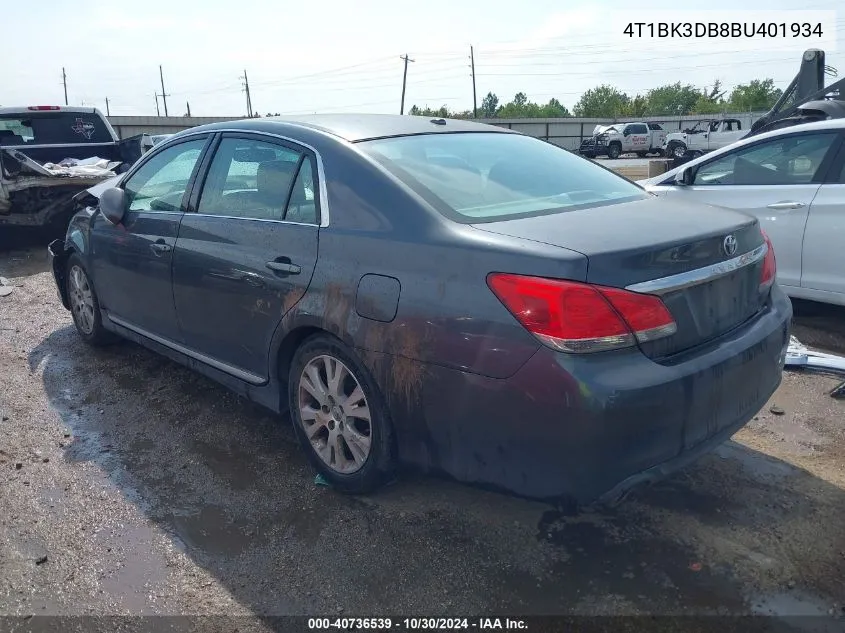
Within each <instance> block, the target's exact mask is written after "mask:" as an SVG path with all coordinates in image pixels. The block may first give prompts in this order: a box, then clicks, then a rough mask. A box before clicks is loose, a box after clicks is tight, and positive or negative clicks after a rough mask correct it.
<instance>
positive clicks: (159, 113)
mask: <svg viewBox="0 0 845 633" xmlns="http://www.w3.org/2000/svg"><path fill="white" fill-rule="evenodd" d="M156 116H161V111H160V110H159V109H158V93H156Z"/></svg>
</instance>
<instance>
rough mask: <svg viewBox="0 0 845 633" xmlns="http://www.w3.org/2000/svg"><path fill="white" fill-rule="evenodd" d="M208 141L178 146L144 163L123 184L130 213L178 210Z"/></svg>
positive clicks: (200, 140)
mask: <svg viewBox="0 0 845 633" xmlns="http://www.w3.org/2000/svg"><path fill="white" fill-rule="evenodd" d="M204 145H205V139H197V140H193V141H187V142H185V143H179V144H178V145H174V146H172V147H168V148H167V149H165V150H163V151H161V152H159V153H158V154H156V155H155V156H153V157H151V158H150V159H149V160H148V161H147V162H145V163H144V164H143V165H142V166H141V167H140V169H138V171H137V172H135V173H134V174H133V175H132V177H131V178H129V180H128V181H127V182H126V185H124V189H125V190H126V198H127V202H128V204H129V206H128V209H129V211H179V210H180V209H181V207H182V198H183V197H184V195H185V189H187V187H188V181H189V180H190V179H191V174H192V173H193V171H194V167H195V166H196V164H197V160H198V159H199V156H200V153H201V152H202V148H203V146H204Z"/></svg>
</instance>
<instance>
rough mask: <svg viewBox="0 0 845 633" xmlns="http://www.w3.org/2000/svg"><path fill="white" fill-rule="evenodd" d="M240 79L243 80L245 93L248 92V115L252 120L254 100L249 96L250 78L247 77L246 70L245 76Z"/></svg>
mask: <svg viewBox="0 0 845 633" xmlns="http://www.w3.org/2000/svg"><path fill="white" fill-rule="evenodd" d="M238 79H243V87H244V92H246V115H247V116H248V117H250V118H252V113H253V110H252V99H251V98H250V95H249V77H247V76H246V70H244V74H243V76H242V77H239V78H238Z"/></svg>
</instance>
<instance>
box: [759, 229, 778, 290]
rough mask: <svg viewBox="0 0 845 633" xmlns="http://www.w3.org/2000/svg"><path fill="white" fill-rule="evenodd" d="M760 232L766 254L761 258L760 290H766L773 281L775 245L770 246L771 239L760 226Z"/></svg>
mask: <svg viewBox="0 0 845 633" xmlns="http://www.w3.org/2000/svg"><path fill="white" fill-rule="evenodd" d="M760 233H762V234H763V239H764V240H765V241H766V256H765V257H764V258H763V269H762V271H761V272H760V290H766V289H767V288H768V287H769V286H771V285H772V284H773V283H774V281H775V277H776V276H777V270H778V265H777V261H776V260H775V247H774V246H772V240H770V239H769V236H768V235H766V232H765V231H764V230H763V229H762V228H761V229H760Z"/></svg>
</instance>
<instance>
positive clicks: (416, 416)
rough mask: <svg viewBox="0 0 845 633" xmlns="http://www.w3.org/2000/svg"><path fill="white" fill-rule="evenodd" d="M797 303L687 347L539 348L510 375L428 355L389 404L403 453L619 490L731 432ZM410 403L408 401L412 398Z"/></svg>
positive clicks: (779, 349) (495, 474)
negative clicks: (396, 404) (685, 352)
mask: <svg viewBox="0 0 845 633" xmlns="http://www.w3.org/2000/svg"><path fill="white" fill-rule="evenodd" d="M791 316H792V307H791V304H790V302H789V299H788V298H787V297H786V295H784V294H783V292H782V291H781V290H780V289H779V288H778V287H775V288H774V289H773V293H772V304H771V306H770V308H769V309H767V310H766V311H765V312H763V313H762V314H761V315H758V316H757V317H755V318H754V319H753V320H752V321H750V322H748V323H746V324H744V325H743V326H741V327H740V328H738V329H737V330H735V331H734V332H732V333H729V334H727V335H724V336H722V337H720V338H719V339H717V340H715V341H712V342H711V343H709V344H708V345H707V346H706V348H703V349H697V350H696V351H695V353H694V354H691V355H690V356H689V357H688V358H685V359H676V361H675V362H674V363H673V364H671V365H668V364H659V363H656V362H654V361H652V360H650V359H648V358H647V357H645V356H644V355H643V354H642V353H640V352H639V351H638V350H631V351H629V352H626V353H622V354H620V353H604V354H593V355H585V356H574V355H567V354H561V353H557V352H554V351H552V350H550V349H547V348H545V347H543V348H541V349H540V350H539V351H538V352H537V353H536V354H535V355H534V356H533V357H532V358H531V359H530V360H529V361H528V362H527V363H526V364H525V365H524V366H523V367H522V368H521V369H520V370H519V371H518V372H517V373H516V374H515V375H514V376H512V377H511V378H508V379H492V378H485V377H481V376H477V375H473V374H469V373H466V372H460V371H456V370H451V369H446V368H442V367H434V366H427V369H426V374H425V375H426V377H427V378H426V379H425V380H424V381H423V386H422V393H421V397H420V402H419V403H418V405H417V406H416V407H414V406H411V407H409V409H410V411H411V413H410V415H408V414H405V415H402V414H401V413H400V412H398V411H394V413H393V415H394V422H397V421H399V420H402V421H403V423H402V424H399V425H398V427H399V428H397V435H398V437H399V446H400V456H401V457H402V458H403V460H404V461H408V462H411V463H415V464H417V465H419V466H423V467H424V468H426V469H432V470H438V471H442V472H445V473H446V474H448V475H450V476H452V477H455V478H456V479H458V480H461V481H466V482H474V483H478V484H484V485H487V486H492V487H495V488H499V489H505V490H508V491H510V492H513V493H516V494H519V495H524V496H529V497H534V498H547V499H561V498H566V499H570V500H575V501H577V502H579V503H588V502H591V501H594V500H596V499H599V498H602V499H605V500H608V499H616V498H619V497H620V496H622V495H624V493H625V492H626V491H627V490H629V489H630V488H632V487H634V486H637V485H638V484H641V483H644V482H647V481H652V480H655V479H657V478H661V477H664V476H666V475H667V474H669V473H671V472H673V471H675V470H677V469H679V468H682V467H683V466H685V465H686V464H688V463H689V462H690V461H692V460H694V459H696V458H697V457H699V456H700V455H701V454H703V453H705V452H707V451H709V450H711V449H712V448H713V447H715V446H716V445H717V444H719V443H721V442H723V441H724V440H726V439H727V438H729V437H730V436H731V435H732V434H733V433H735V432H736V431H737V430H738V429H740V428H741V427H742V426H744V425H745V424H746V423H747V422H748V421H749V420H750V419H751V418H752V417H753V416H754V415H755V414H756V413H757V412H758V411H759V410H760V409H761V408H762V406H763V405H764V404H765V403H766V401H767V400H768V399H769V397H770V396H771V395H772V393H774V391H775V390H776V389H777V387H778V386H779V384H780V381H781V375H782V370H783V361H784V358H785V352H786V347H787V345H788V342H789V324H790V320H791ZM406 411H408V409H406Z"/></svg>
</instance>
